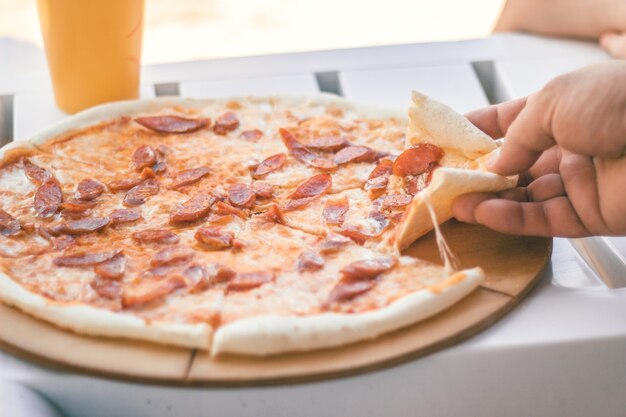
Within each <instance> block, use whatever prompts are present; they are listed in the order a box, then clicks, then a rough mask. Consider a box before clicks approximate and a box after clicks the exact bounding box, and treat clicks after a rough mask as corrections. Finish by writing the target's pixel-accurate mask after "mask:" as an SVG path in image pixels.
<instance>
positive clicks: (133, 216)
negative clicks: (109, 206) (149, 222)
mask: <svg viewBox="0 0 626 417" xmlns="http://www.w3.org/2000/svg"><path fill="white" fill-rule="evenodd" d="M109 219H111V223H110V224H111V226H113V225H115V224H120V223H130V222H135V221H137V220H139V219H141V211H139V210H133V209H117V210H113V211H112V212H111V213H110V214H109Z"/></svg>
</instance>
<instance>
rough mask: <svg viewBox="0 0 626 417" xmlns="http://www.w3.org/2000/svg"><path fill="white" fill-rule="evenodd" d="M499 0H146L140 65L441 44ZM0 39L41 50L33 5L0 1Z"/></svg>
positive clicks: (465, 33) (492, 14) (476, 28)
mask: <svg viewBox="0 0 626 417" xmlns="http://www.w3.org/2000/svg"><path fill="white" fill-rule="evenodd" d="M501 4H502V0H472V1H467V0H437V1H426V0H385V1H376V2H368V1H363V0H316V1H311V0H221V1H218V0H146V22H145V32H144V47H143V62H144V64H152V63H159V62H174V61H185V60H192V59H206V58H223V57H233V56H244V55H262V54H268V53H280V52H292V51H310V50H320V49H333V48H350V47H359V46H372V45H388V44H402V43H413V42H427V41H428V42H430V41H446V40H456V39H471V38H480V37H485V36H487V35H489V34H490V33H491V29H492V27H493V25H494V24H495V21H496V19H497V16H498V14H499V11H500V7H501ZM0 37H10V38H13V39H14V40H16V41H21V42H24V43H28V44H34V45H36V46H39V47H42V38H41V32H40V29H39V21H38V16H37V8H36V2H35V0H0Z"/></svg>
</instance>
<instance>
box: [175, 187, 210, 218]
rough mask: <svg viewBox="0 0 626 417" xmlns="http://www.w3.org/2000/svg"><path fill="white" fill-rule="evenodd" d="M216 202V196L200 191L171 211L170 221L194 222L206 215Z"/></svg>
mask: <svg viewBox="0 0 626 417" xmlns="http://www.w3.org/2000/svg"><path fill="white" fill-rule="evenodd" d="M213 203H215V197H213V196H212V195H209V194H205V193H200V194H196V195H195V196H193V197H191V198H190V199H189V200H187V201H185V202H184V203H183V204H181V205H179V206H177V207H175V208H174V210H172V212H171V213H170V223H180V222H192V221H196V220H199V219H201V218H202V217H204V216H206V215H207V214H208V213H209V210H210V209H211V206H212V205H213Z"/></svg>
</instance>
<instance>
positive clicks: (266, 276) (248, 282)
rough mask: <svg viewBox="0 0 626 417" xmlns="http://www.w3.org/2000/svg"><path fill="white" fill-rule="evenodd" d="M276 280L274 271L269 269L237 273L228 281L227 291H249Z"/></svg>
mask: <svg viewBox="0 0 626 417" xmlns="http://www.w3.org/2000/svg"><path fill="white" fill-rule="evenodd" d="M272 281H274V273H273V272H267V271H260V272H246V273H240V274H237V275H235V277H234V278H233V279H231V280H230V281H228V284H227V286H226V290H227V291H247V290H251V289H253V288H256V287H260V286H261V285H263V284H267V283H268V282H272Z"/></svg>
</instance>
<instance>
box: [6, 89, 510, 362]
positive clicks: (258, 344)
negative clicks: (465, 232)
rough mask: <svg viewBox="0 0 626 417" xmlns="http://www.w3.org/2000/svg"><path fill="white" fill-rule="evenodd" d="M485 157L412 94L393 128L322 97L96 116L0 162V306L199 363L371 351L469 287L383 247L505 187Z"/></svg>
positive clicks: (175, 103) (109, 108)
mask: <svg viewBox="0 0 626 417" xmlns="http://www.w3.org/2000/svg"><path fill="white" fill-rule="evenodd" d="M496 148H497V143H496V142H494V141H493V140H491V139H490V138H488V137H487V136H485V135H484V134H483V133H482V132H481V131H479V130H478V129H477V128H475V127H474V126H473V125H472V124H471V123H469V122H468V121H467V120H466V119H465V118H463V117H462V116H461V115H459V114H457V113H455V112H453V111H452V110H451V109H449V108H448V107H446V106H444V105H442V104H439V103H437V102H435V101H433V100H431V99H429V98H427V97H425V96H422V95H420V94H419V93H414V94H413V101H412V104H411V107H410V109H409V114H408V119H407V118H406V117H405V116H404V114H403V112H398V111H397V110H393V109H385V108H379V107H372V106H365V105H362V104H357V103H353V102H350V101H347V100H344V99H341V98H339V97H336V96H332V95H325V94H320V95H315V96H306V97H304V96H297V97H296V96H278V97H238V98H224V99H211V100H187V99H180V98H160V99H152V100H143V101H132V102H122V103H114V104H107V105H104V106H100V107H96V108H93V109H91V110H87V111H85V112H83V113H81V114H78V115H76V116H72V117H70V118H68V119H66V120H65V121H63V122H61V123H60V124H57V125H55V126H53V127H51V128H49V129H47V130H45V131H44V132H41V133H40V134H38V135H36V136H35V137H34V138H32V139H31V140H30V141H24V142H14V143H12V144H10V145H8V146H5V147H4V148H3V149H2V150H1V151H0V152H1V153H0V158H1V162H0V195H1V200H0V300H2V301H3V302H4V303H6V304H8V305H12V306H15V307H17V308H19V309H21V310H23V311H24V312H26V313H29V314H31V315H33V316H35V317H37V318H39V319H42V320H46V321H48V322H50V323H53V324H55V325H57V326H59V327H61V328H64V329H69V330H72V331H75V332H78V333H81V334H88V335H96V336H105V337H116V338H131V339H141V340H147V341H151V342H155V343H162V344H169V345H176V346H185V347H192V348H198V349H204V350H209V351H211V353H213V354H220V353H234V354H244V355H257V356H262V355H270V354H277V353H281V352H287V351H305V350H312V349H320V348H328V347H333V346H340V345H345V344H349V343H354V342H358V341H360V340H366V339H372V338H376V337H378V336H380V335H382V334H384V333H387V332H390V331H393V330H395V329H398V328H401V327H405V326H407V325H410V324H412V323H415V322H418V321H420V320H423V319H425V318H427V317H430V316H432V315H434V314H436V313H438V312H440V311H442V310H444V309H446V308H447V307H449V306H451V305H452V304H454V303H455V302H457V301H458V300H460V299H461V298H463V297H464V296H465V295H467V294H469V293H470V292H471V291H472V290H473V289H475V288H476V287H477V286H478V285H479V284H480V282H481V281H482V280H483V278H484V273H483V271H482V270H481V269H480V268H479V267H476V268H473V269H468V270H462V271H456V270H452V268H450V267H448V268H445V267H443V266H440V265H435V264H432V263H429V262H426V261H424V260H420V259H416V258H413V257H409V256H403V255H402V250H403V249H405V248H406V247H407V246H409V245H410V244H411V243H412V242H413V241H414V240H415V239H417V238H418V237H420V236H422V235H423V234H425V233H427V232H428V231H430V230H431V229H432V228H433V226H437V223H439V222H443V221H445V220H447V219H448V218H450V217H451V208H450V207H451V204H452V201H453V199H454V198H455V197H456V196H458V195H460V194H463V193H466V192H470V191H497V190H502V189H505V188H508V187H511V186H512V185H513V184H514V179H513V178H504V177H500V176H497V175H495V174H491V173H488V172H486V170H485V168H484V165H483V162H482V161H484V159H485V157H487V156H488V155H489V153H491V152H493V151H494V150H495V149H496ZM433 219H435V220H433Z"/></svg>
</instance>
